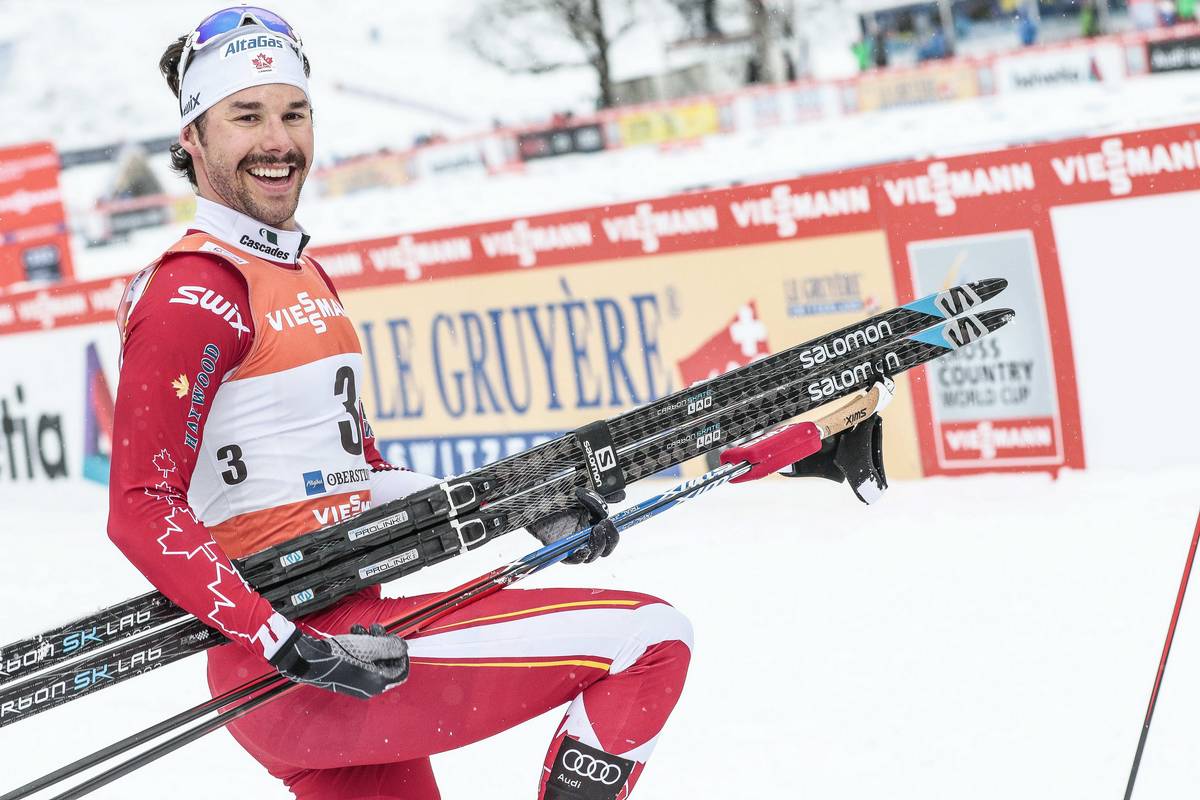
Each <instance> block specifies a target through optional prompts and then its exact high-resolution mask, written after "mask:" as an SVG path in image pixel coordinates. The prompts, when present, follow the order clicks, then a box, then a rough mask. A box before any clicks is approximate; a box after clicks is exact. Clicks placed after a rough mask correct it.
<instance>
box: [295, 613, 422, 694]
mask: <svg viewBox="0 0 1200 800" xmlns="http://www.w3.org/2000/svg"><path fill="white" fill-rule="evenodd" d="M271 665H272V666H273V667H275V669H277V670H279V672H280V674H282V675H283V676H284V677H285V678H288V679H290V680H293V681H296V682H297V683H307V684H310V685H312V686H319V687H321V688H322V689H328V690H329V691H331V692H337V693H338V694H347V695H350V696H351V697H358V698H361V699H363V700H367V699H369V698H372V697H374V696H375V695H378V694H382V693H384V692H386V691H387V690H388V689H391V688H392V687H394V686H399V685H400V684H402V683H404V681H405V679H406V678H407V677H408V645H407V644H406V643H405V642H404V640H403V639H401V638H400V637H399V636H393V635H391V634H389V633H388V632H387V630H386V629H385V628H384V627H383V626H382V625H380V624H379V623H375V624H374V625H372V626H371V629H370V630H367V629H366V628H364V627H363V626H362V625H355V626H353V627H352V628H350V632H349V633H343V634H341V635H340V636H330V637H329V638H327V639H320V638H317V637H316V636H309V635H308V634H307V633H304V632H303V631H301V630H300V629H299V628H297V629H296V632H295V633H293V634H292V635H291V636H290V637H289V638H288V640H287V641H286V642H284V643H283V646H282V647H281V648H279V652H278V653H276V654H275V655H274V656H273V657H272V658H271Z"/></svg>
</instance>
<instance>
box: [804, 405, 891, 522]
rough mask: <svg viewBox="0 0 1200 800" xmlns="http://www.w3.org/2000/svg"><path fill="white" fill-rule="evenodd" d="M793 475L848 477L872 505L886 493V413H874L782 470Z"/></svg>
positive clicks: (805, 476)
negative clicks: (884, 427)
mask: <svg viewBox="0 0 1200 800" xmlns="http://www.w3.org/2000/svg"><path fill="white" fill-rule="evenodd" d="M780 474H781V475H784V476H786V477H789V478H810V477H812V478H827V479H829V480H831V481H835V482H837V483H842V482H843V481H846V482H848V483H849V484H850V488H851V489H853V490H854V496H855V497H857V498H858V499H859V500H862V501H863V502H864V503H867V504H868V505H869V504H871V503H874V502H875V501H876V500H878V499H879V498H880V497H882V496H883V492H884V490H885V489H887V486H888V483H887V475H886V474H885V473H884V471H883V417H881V416H879V415H878V414H872V415H871V416H869V417H867V418H866V419H865V420H863V421H862V422H860V423H858V424H857V425H855V426H854V427H853V428H847V429H846V430H844V431H842V432H841V433H839V434H837V435H836V436H831V437H829V438H828V439H826V440H825V441H824V442H822V443H821V449H820V450H819V451H818V452H816V453H813V454H812V455H811V456H809V457H808V458H805V459H803V460H801V461H797V462H796V463H795V464H792V466H791V467H790V468H789V469H787V470H785V471H783V472H781V473H780Z"/></svg>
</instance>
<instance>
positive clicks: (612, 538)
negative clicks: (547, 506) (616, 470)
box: [529, 488, 625, 564]
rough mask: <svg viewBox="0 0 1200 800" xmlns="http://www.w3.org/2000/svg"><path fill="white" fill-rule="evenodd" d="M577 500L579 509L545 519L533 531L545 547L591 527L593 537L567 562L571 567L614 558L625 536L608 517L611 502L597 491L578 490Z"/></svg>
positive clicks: (621, 497)
mask: <svg viewBox="0 0 1200 800" xmlns="http://www.w3.org/2000/svg"><path fill="white" fill-rule="evenodd" d="M575 499H576V500H577V501H578V502H579V505H578V506H576V507H575V508H568V509H567V510H565V511H557V512H555V513H553V514H551V515H550V516H548V517H542V518H541V519H539V520H538V521H537V522H534V523H533V524H531V525H530V526H529V532H530V533H532V534H533V535H534V536H536V537H537V540H538V541H539V542H541V543H542V544H544V545H545V544H550V543H551V542H557V541H558V540H559V539H565V538H566V537H568V536H570V535H571V534H572V533H575V532H576V531H581V530H583V529H584V528H586V527H588V526H589V525H590V526H591V528H592V536H591V539H590V540H589V541H588V543H587V544H585V545H582V546H581V547H579V549H577V550H576V551H575V552H574V553H572V554H571V555H569V556H567V557H566V558H565V559H563V560H564V561H565V562H566V563H568V564H590V563H592V562H593V561H595V560H596V559H598V558H604V557H605V556H610V555H612V552H613V550H615V549H616V548H617V543H618V542H620V541H621V534H620V533H618V532H617V526H616V525H613V523H612V520H610V519H609V518H608V503H606V502H604V498H603V497H601V496H600V495H599V494H597V493H596V491H595V490H593V489H582V488H580V489H576V490H575ZM612 499H614V500H617V501H620V500H624V499H625V493H624V492H621V493H620V495H619V496H616V495H614V496H612Z"/></svg>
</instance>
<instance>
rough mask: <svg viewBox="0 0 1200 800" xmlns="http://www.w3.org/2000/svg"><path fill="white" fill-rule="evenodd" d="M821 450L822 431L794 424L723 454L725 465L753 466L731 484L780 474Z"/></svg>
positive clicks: (722, 460)
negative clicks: (775, 473) (786, 468)
mask: <svg viewBox="0 0 1200 800" xmlns="http://www.w3.org/2000/svg"><path fill="white" fill-rule="evenodd" d="M820 449H821V429H820V428H818V427H817V426H816V425H815V424H814V423H812V422H793V423H791V424H789V425H784V426H782V427H779V428H775V429H774V430H770V431H767V432H766V433H764V434H762V435H761V436H758V437H756V438H754V439H751V440H750V441H748V442H746V443H745V444H739V445H735V446H734V447H730V448H728V449H727V450H725V451H724V452H722V453H721V463H722V464H750V465H752V466H751V469H750V471H749V472H747V473H745V474H744V475H739V476H738V477H736V478H734V479H733V480H731V481H730V483H745V482H746V481H755V480H758V479H759V478H762V477H764V476H766V475H770V474H771V473H773V472H779V470H781V469H784V468H785V467H788V466H790V465H792V464H795V463H796V462H797V461H800V460H801V459H804V458H808V457H809V456H811V455H812V454H813V453H815V452H817V451H818V450H820Z"/></svg>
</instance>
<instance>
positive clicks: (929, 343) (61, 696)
mask: <svg viewBox="0 0 1200 800" xmlns="http://www.w3.org/2000/svg"><path fill="white" fill-rule="evenodd" d="M1011 318H1012V312H1011V311H1010V310H1008V309H1000V310H995V311H988V312H982V313H980V314H977V315H969V316H966V317H962V318H959V319H956V320H953V321H951V322H947V323H944V324H942V325H937V326H935V327H933V328H930V329H927V330H925V331H922V332H919V333H916V334H913V335H911V336H908V337H905V338H904V339H903V340H901V341H900V342H894V343H891V344H887V345H884V346H882V347H876V348H872V349H871V350H870V351H869V352H867V353H859V354H856V357H854V358H852V359H848V360H846V361H844V362H841V361H839V362H836V363H835V364H834V365H832V366H831V367H830V368H828V369H825V370H823V371H821V372H819V373H815V374H813V375H810V376H808V377H807V378H805V379H802V380H800V381H794V382H792V383H789V384H786V385H784V386H782V387H777V388H775V389H771V390H769V391H768V392H766V393H764V394H762V395H759V396H758V397H756V398H755V399H754V400H752V401H750V402H748V403H744V404H743V405H742V406H740V407H737V408H734V409H731V410H729V411H728V412H726V414H725V416H724V417H723V418H722V419H727V420H728V421H727V422H726V424H727V425H728V426H729V428H728V430H730V431H741V430H746V431H748V432H753V431H754V430H761V429H763V428H765V427H769V426H770V425H772V424H775V423H773V422H765V421H766V420H770V419H775V420H777V421H782V420H784V419H787V418H790V417H792V416H795V415H796V414H799V413H803V412H804V411H806V410H809V409H811V408H813V407H816V406H818V405H822V404H824V403H826V402H829V401H831V400H835V399H837V398H839V397H844V396H846V395H848V394H851V393H853V392H854V391H857V390H858V389H861V388H865V387H866V386H869V385H870V383H872V382H873V381H874V380H875V379H876V378H877V377H878V376H879V375H881V374H886V375H889V376H892V375H896V374H898V373H899V372H903V371H905V370H907V369H911V368H912V367H914V366H918V365H920V364H923V363H926V362H928V361H930V360H932V359H934V358H937V357H938V356H941V355H944V354H946V353H947V352H949V351H950V350H952V349H955V348H957V347H960V346H962V345H964V344H967V343H969V342H971V341H975V340H976V339H979V338H981V337H983V336H986V335H987V334H989V333H991V332H993V331H995V330H997V329H999V328H1000V327H1002V326H1003V325H1004V324H1006V323H1007V322H1008V321H1009V320H1010V319H1011ZM709 424H712V423H711V422H709V423H705V425H709ZM741 435H743V434H737V435H735V434H733V433H731V434H730V435H729V436H728V437H725V436H722V437H721V438H720V440H719V441H708V440H706V439H705V438H704V437H703V436H700V437H697V436H696V431H695V429H694V428H689V429H688V432H687V434H686V435H684V436H678V435H666V436H658V437H652V438H651V440H650V442H649V443H648V444H647V445H646V447H644V448H637V449H636V452H635V453H633V454H632V455H631V456H629V457H628V458H627V462H628V465H629V470H630V471H629V472H628V474H627V477H628V478H629V480H630V481H632V480H637V479H640V478H641V477H646V476H647V475H652V474H654V473H655V472H658V471H659V470H661V469H662V468H663V466H666V465H668V464H667V463H666V462H667V461H668V460H670V459H675V458H678V459H680V460H685V459H686V458H691V457H693V456H695V455H698V454H701V453H703V452H706V451H707V450H710V449H713V448H714V447H717V446H720V445H721V444H724V443H727V442H728V441H732V440H733V439H734V438H740V436H741ZM635 476H636V477H635ZM587 481H588V477H587V473H586V472H585V471H584V470H579V471H578V472H574V473H567V474H564V475H562V476H561V477H559V478H556V479H554V480H551V481H549V482H548V483H545V484H543V485H542V486H539V487H536V488H535V489H534V490H527V491H525V492H522V493H518V494H516V495H514V496H513V497H511V498H507V499H504V500H500V501H497V502H495V503H493V504H490V505H489V506H488V507H486V508H484V509H482V510H481V511H480V512H477V513H476V514H475V516H476V517H479V518H480V519H481V520H483V524H484V525H485V526H490V527H493V528H494V529H495V530H496V531H499V532H503V531H504V530H511V529H514V528H517V527H523V526H524V525H526V524H528V523H529V522H531V521H534V520H536V519H539V518H540V517H542V516H544V515H545V514H547V513H550V512H552V511H554V510H559V509H562V508H565V507H567V504H568V502H569V501H568V500H567V499H566V497H568V496H569V494H570V492H569V490H570V489H571V488H572V487H573V486H575V485H586V484H587ZM397 502H403V501H397ZM462 522H463V520H450V521H449V522H446V523H440V524H438V525H435V528H434V529H433V530H434V531H437V530H438V529H440V528H445V527H446V526H450V527H451V529H453V526H454V525H455V524H461V523H462ZM459 530H461V529H459ZM458 532H459V531H458V530H455V534H454V538H453V540H448V539H447V540H439V541H445V544H446V545H447V547H446V548H445V550H444V551H443V552H442V553H441V554H440V555H439V557H438V558H436V559H434V560H441V559H442V558H448V557H449V556H451V555H455V554H457V553H458V552H461V550H462V549H464V547H465V545H464V543H463V542H462V540H461V539H460V538H459V536H458ZM413 535H415V536H418V537H422V540H423V541H433V540H434V539H435V538H436V537H433V536H431V533H430V531H418V532H416V533H415V534H413ZM494 535H498V533H496V534H493V535H492V536H491V537H490V538H494ZM483 541H484V540H480V541H478V542H472V543H470V546H471V547H474V546H477V545H478V544H482V543H483ZM404 545H405V542H392V543H390V544H386V545H384V548H388V552H389V553H391V552H392V551H394V550H395V548H398V547H401V546H404ZM408 546H409V547H410V548H411V547H412V545H411V544H408ZM381 553H382V550H381V549H376V550H373V551H370V552H368V553H363V554H360V556H359V557H358V558H357V559H352V560H351V562H346V563H336V564H334V565H332V566H330V567H328V568H327V569H326V570H322V571H321V572H320V573H318V574H313V575H308V576H301V578H299V579H294V580H290V581H288V582H287V583H286V584H284V585H282V586H279V587H275V588H274V589H271V590H269V591H268V592H267V596H268V597H269V598H270V597H272V596H274V597H275V598H277V599H276V605H277V607H281V611H283V613H285V614H288V615H289V616H299V615H302V614H304V613H309V612H311V611H312V610H315V609H316V608H319V607H323V606H324V605H327V604H328V603H330V602H333V601H334V600H336V599H338V598H340V597H342V596H345V594H347V593H349V592H352V591H356V590H357V589H359V588H361V587H363V586H367V585H372V584H377V583H380V582H383V581H386V580H391V579H394V578H396V577H400V576H402V575H404V574H406V572H411V571H413V570H414V569H416V568H418V567H417V562H419V561H420V559H419V558H418V559H416V561H414V560H413V559H412V558H403V559H400V560H399V562H398V563H394V564H383V565H380V562H379V561H377V560H374V559H378V557H379V556H380V555H381ZM397 555H402V554H397ZM389 558H392V556H389ZM364 561H371V562H372V563H369V564H365V565H363V564H362V562H364ZM385 561H386V559H385ZM364 568H371V569H369V570H368V572H367V573H366V575H365V577H364V575H363V574H362V572H361V571H362V570H363V569H364ZM310 592H311V596H309V593H310ZM297 596H299V601H298V602H297ZM223 641H224V638H223V637H222V636H221V635H220V634H219V633H218V632H216V631H214V630H213V629H211V628H208V627H207V626H206V625H204V624H203V623H202V622H200V621H199V620H197V619H194V618H189V619H185V620H183V621H180V622H178V623H176V624H173V625H171V626H168V627H166V628H161V629H159V630H156V631H154V632H152V633H150V634H147V635H145V636H142V637H140V638H139V639H137V640H135V641H132V642H128V643H126V644H123V645H119V646H116V647H113V648H112V649H110V650H105V651H102V652H97V653H94V654H92V655H90V656H88V657H86V658H83V659H81V660H80V661H77V662H75V663H72V664H70V665H68V666H66V667H63V668H61V669H58V670H54V671H51V672H47V673H44V674H42V675H38V676H37V677H35V678H32V679H30V680H27V681H24V682H22V683H20V684H17V685H15V686H10V687H6V688H5V689H3V690H0V727H3V726H4V725H6V724H10V723H11V722H13V721H16V720H17V719H21V718H24V717H25V716H28V715H30V714H34V713H37V712H40V711H43V710H45V709H47V708H53V707H55V706H57V705H61V704H62V703H65V702H68V701H69V700H73V699H76V698H77V697H80V696H83V695H84V694H88V693H91V692H92V691H95V690H96V689H99V688H103V687H106V686H109V685H113V684H115V683H117V682H120V681H123V680H125V679H127V678H130V677H133V676H134V675H137V674H140V673H141V672H144V671H147V670H149V669H153V668H156V667H158V666H162V665H164V664H167V663H171V662H172V661H175V660H178V659H179V658H183V657H185V656H187V655H191V654H193V653H197V652H201V651H202V650H205V649H207V648H209V647H212V646H213V645H215V644H218V643H221V642H223ZM43 666H47V665H43Z"/></svg>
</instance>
